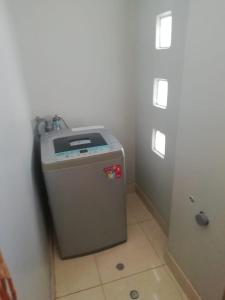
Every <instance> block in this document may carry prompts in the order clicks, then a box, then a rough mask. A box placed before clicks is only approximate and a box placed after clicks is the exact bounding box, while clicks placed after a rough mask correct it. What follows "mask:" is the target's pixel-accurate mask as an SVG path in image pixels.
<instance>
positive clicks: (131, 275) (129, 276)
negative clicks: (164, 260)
mask: <svg viewBox="0 0 225 300" xmlns="http://www.w3.org/2000/svg"><path fill="white" fill-rule="evenodd" d="M164 267H165V264H162V265H158V266H155V267H152V268H147V269H145V270H143V271H139V272H136V273H133V274H130V275H126V276H123V277H120V278H118V279H114V280H111V281H108V282H105V283H103V286H104V285H109V284H111V283H114V282H117V281H120V280H123V279H127V278H131V277H134V276H136V275H140V274H143V273H146V272H148V271H152V270H156V269H160V268H164Z"/></svg>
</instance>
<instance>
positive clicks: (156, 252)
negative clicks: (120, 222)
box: [137, 222, 166, 265]
mask: <svg viewBox="0 0 225 300" xmlns="http://www.w3.org/2000/svg"><path fill="white" fill-rule="evenodd" d="M143 223H144V222H143ZM140 224H141V223H138V224H137V225H138V227H139V228H140V229H141V231H142V232H143V233H144V235H145V237H146V239H147V240H148V242H149V244H150V245H151V247H152V249H153V250H154V252H155V254H156V255H157V257H158V258H159V260H160V261H161V262H162V264H163V265H165V264H166V263H165V262H164V261H163V260H162V258H161V256H160V255H159V253H158V251H157V250H156V248H155V246H154V245H153V242H152V240H151V239H150V238H149V237H148V236H147V234H146V233H145V231H144V229H143V228H142V227H141V225H140Z"/></svg>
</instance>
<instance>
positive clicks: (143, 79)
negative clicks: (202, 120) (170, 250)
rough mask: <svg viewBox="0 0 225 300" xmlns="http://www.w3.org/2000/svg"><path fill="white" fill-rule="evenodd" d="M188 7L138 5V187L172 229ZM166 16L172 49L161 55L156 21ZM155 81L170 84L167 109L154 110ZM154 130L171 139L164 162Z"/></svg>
mask: <svg viewBox="0 0 225 300" xmlns="http://www.w3.org/2000/svg"><path fill="white" fill-rule="evenodd" d="M188 4H189V1H187V0H158V1H149V0H140V1H138V32H137V33H136V36H137V45H138V46H137V55H136V56H137V58H138V61H137V68H138V72H137V78H136V81H137V91H138V92H137V105H136V110H137V113H136V137H135V142H136V182H137V184H138V185H139V186H140V188H141V189H142V190H143V191H144V192H145V194H146V195H147V196H148V197H149V198H151V199H152V201H153V203H154V205H155V206H156V208H157V209H158V211H159V213H160V214H161V215H162V217H163V218H164V219H165V222H166V223H167V224H169V217H170V208H171V198H172V186H173V174H174V160H175V147H176V134H177V118H178V111H179V98H180V86H181V82H182V70H183V53H184V44H185V34H186V20H187V13H188ZM167 11H172V15H173V32H172V46H171V48H170V49H168V50H156V49H155V28H156V16H157V15H158V14H161V13H164V12H167ZM154 78H167V79H168V83H169V92H168V93H169V94H168V107H167V109H166V110H163V109H160V108H157V107H154V106H153V80H154ZM154 128H155V129H158V130H160V131H161V132H163V133H164V134H166V156H165V159H161V158H160V157H159V156H157V155H156V154H155V153H154V152H152V150H151V144H152V130H153V129H154Z"/></svg>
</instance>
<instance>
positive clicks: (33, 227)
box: [0, 0, 50, 300]
mask: <svg viewBox="0 0 225 300" xmlns="http://www.w3.org/2000/svg"><path fill="white" fill-rule="evenodd" d="M0 45H1V47H0V99H1V100H0V111H1V118H0V131H1V141H0V166H1V168H0V182H1V189H0V247H1V250H2V252H3V254H4V257H5V260H6V262H7V263H8V265H9V269H10V271H11V274H12V277H13V279H14V282H15V286H16V289H17V291H18V299H23V300H31V299H32V300H40V299H41V300H49V299H50V269H49V250H48V243H47V238H46V233H45V228H44V226H43V220H42V216H41V212H40V207H39V201H38V197H37V195H36V193H35V187H34V184H33V180H32V176H33V174H32V148H33V137H32V128H31V114H30V111H29V108H28V105H27V102H26V93H25V91H24V86H23V80H22V76H21V70H20V66H19V63H18V59H17V56H16V47H15V44H14V41H13V34H12V30H11V27H10V20H9V18H8V15H7V10H6V7H5V3H4V1H3V0H0Z"/></svg>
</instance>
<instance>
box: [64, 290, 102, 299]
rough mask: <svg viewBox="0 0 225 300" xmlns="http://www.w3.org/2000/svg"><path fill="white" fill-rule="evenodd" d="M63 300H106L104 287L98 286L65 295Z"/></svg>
mask: <svg viewBox="0 0 225 300" xmlns="http://www.w3.org/2000/svg"><path fill="white" fill-rule="evenodd" d="M61 300H105V297H104V293H103V290H102V287H97V288H93V289H89V290H86V291H82V292H79V293H76V294H72V295H70V296H66V297H63V298H61Z"/></svg>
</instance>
